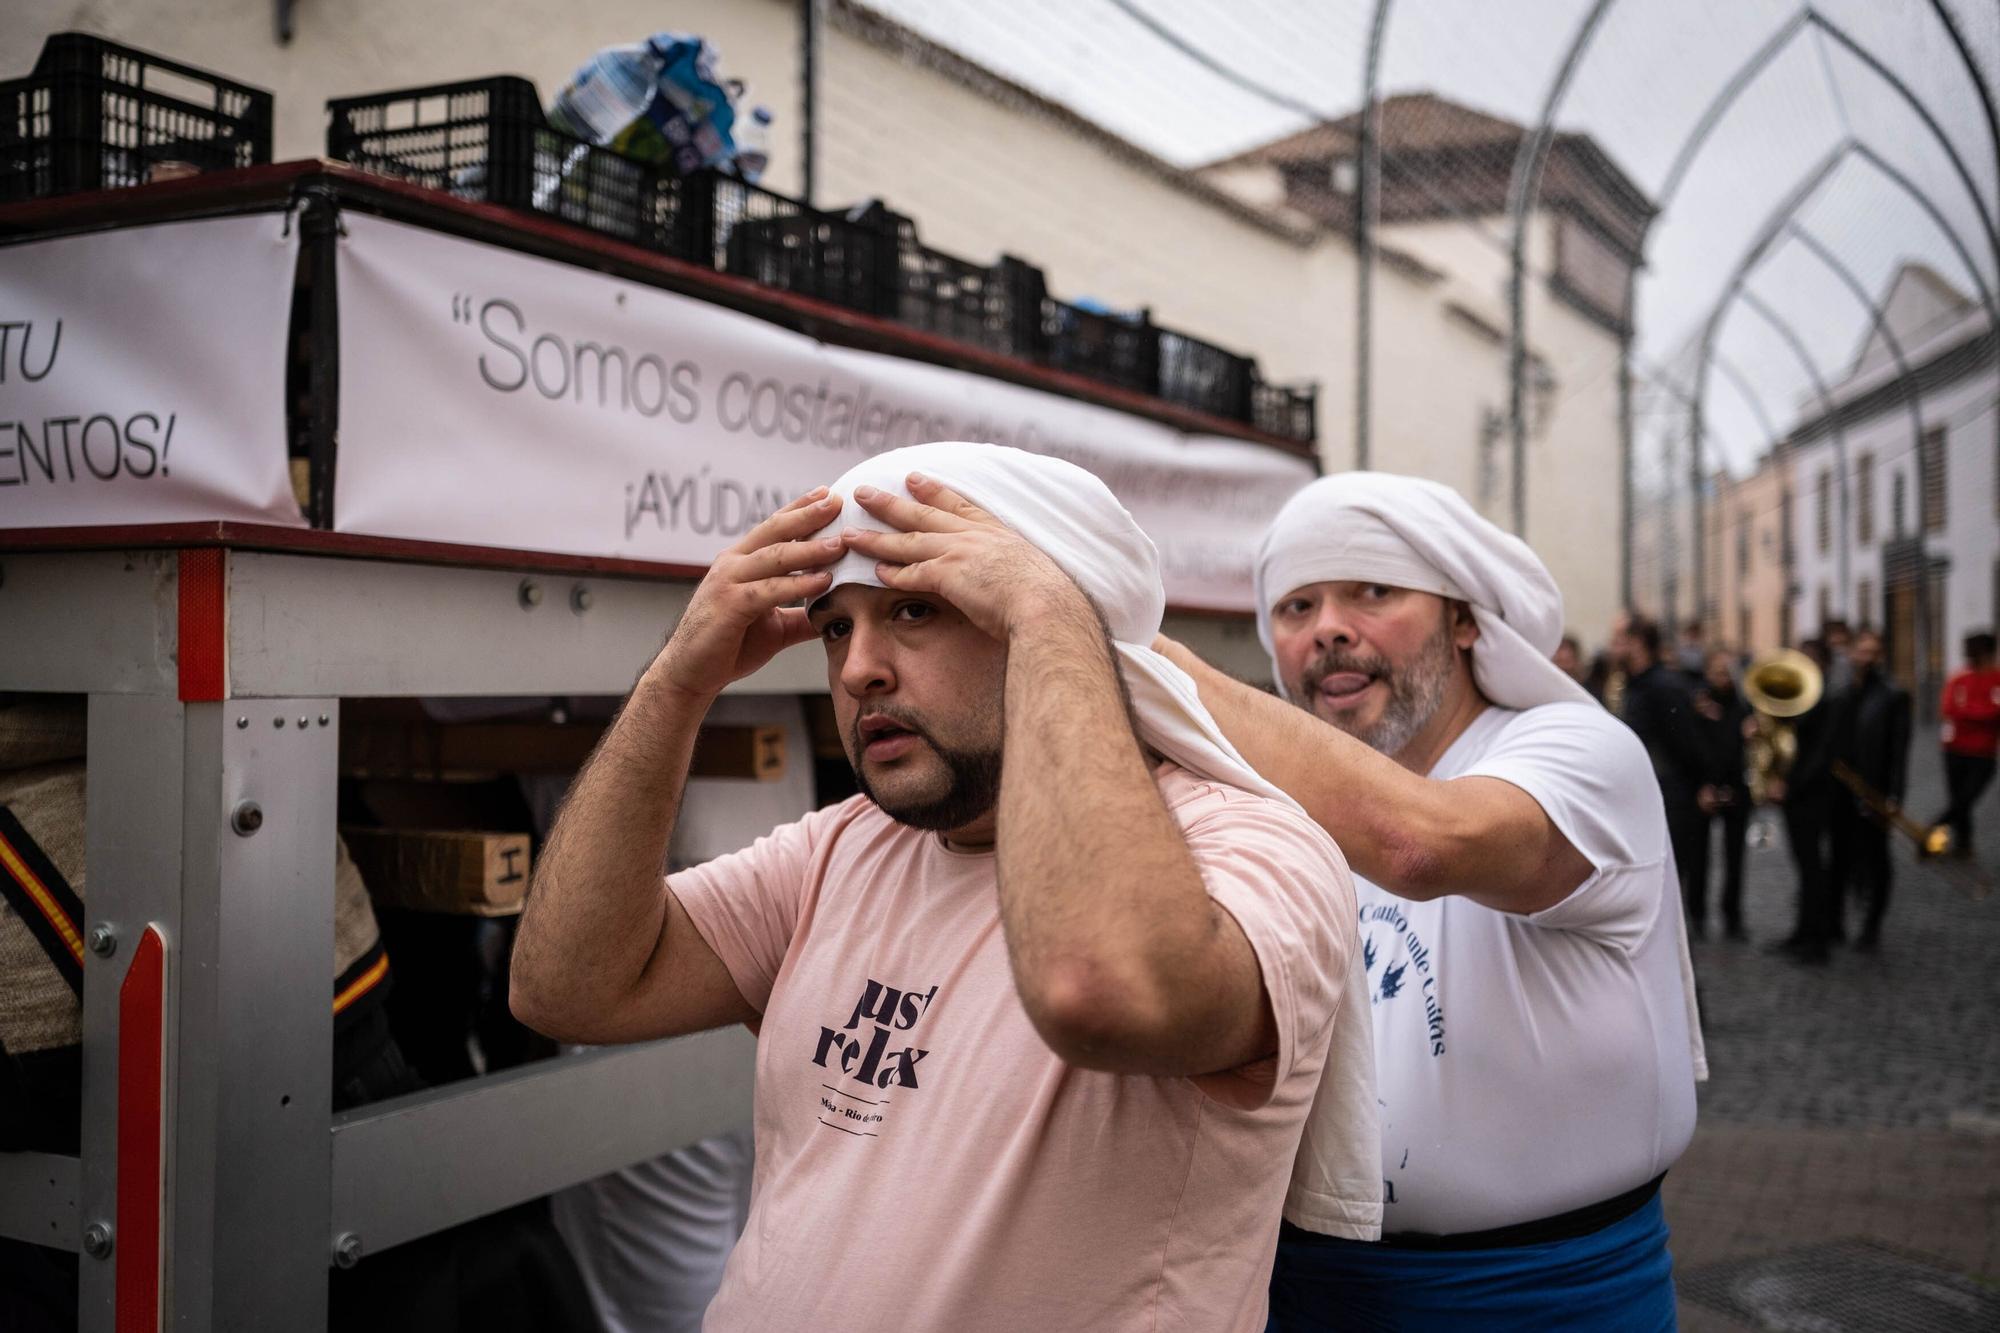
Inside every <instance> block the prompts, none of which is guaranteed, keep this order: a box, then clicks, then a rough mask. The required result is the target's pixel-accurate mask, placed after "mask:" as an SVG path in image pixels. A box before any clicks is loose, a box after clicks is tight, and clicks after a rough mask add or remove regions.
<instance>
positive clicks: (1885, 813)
mask: <svg viewBox="0 0 2000 1333" xmlns="http://www.w3.org/2000/svg"><path fill="white" fill-rule="evenodd" d="M1963 648H1964V653H1965V661H1964V664H1963V666H1962V667H1961V668H1960V669H1959V670H1958V671H1957V672H1956V673H1955V674H1953V675H1952V676H1951V678H1950V679H1949V680H1948V681H1947V682H1946V684H1945V687H1944V690H1943V694H1942V697H1941V699H1940V701H1939V705H1938V730H1939V740H1940V744H1941V747H1942V752H1943V761H1944V773H1945V783H1946V789H1947V792H1948V802H1947V804H1946V806H1945V808H1944V809H1943V810H1942V811H1941V812H1939V813H1938V814H1937V816H1936V818H1935V819H1933V820H1930V821H1928V822H1927V823H1925V824H1923V825H1920V826H1919V827H1923V828H1939V827H1942V828H1944V829H1947V830H1949V835H1950V836H1949V841H1948V844H1947V847H1946V850H1945V851H1944V852H1943V853H1942V854H1943V855H1946V856H1952V857H1959V858H1970V857H1971V856H1972V854H1973V820H1972V809H1973V805H1974V803H1975V802H1976V801H1977V800H1978V799H1979V797H1980V795H1981V793H1983V792H1984V791H1985V790H1986V787H1987V785H1988V784H1989V783H1991V782H1992V780H1993V777H1994V771H1995V751H1996V745H2000V669H1996V667H1995V639H1994V635H1993V633H1992V631H1990V630H1981V631H1978V632H1976V633H1973V634H1970V635H1967V636H1966V638H1965V640H1964V644H1963ZM1884 649H1885V645H1884V641H1883V636H1882V634H1881V633H1880V632H1879V631H1877V630H1875V629H1874V628H1872V627H1869V626H1863V627H1861V628H1860V629H1858V630H1856V629H1853V628H1851V627H1850V626H1849V625H1848V624H1847V623H1846V622H1845V621H1842V620H1828V621H1827V622H1825V623H1824V624H1823V625H1822V626H1821V627H1820V630H1819V632H1818V633H1817V634H1816V635H1814V636H1812V637H1811V638H1808V639H1805V640H1803V641H1802V642H1800V643H1799V644H1798V652H1800V653H1802V654H1804V655H1805V657H1806V658H1808V659H1809V660H1810V661H1811V663H1812V665H1813V666H1814V667H1815V668H1817V670H1818V672H1819V674H1820V682H1821V688H1820V691H1819V695H1818V698H1817V700H1816V702H1814V703H1813V705H1812V706H1811V707H1810V708H1808V709H1806V710H1805V711H1804V712H1802V713H1800V714H1799V715H1797V716H1795V717H1791V718H1787V719H1783V720H1782V721H1781V722H1780V723H1779V724H1778V725H1780V726H1782V727H1786V728H1789V730H1790V733H1791V742H1790V744H1789V746H1788V750H1787V753H1786V754H1785V756H1784V758H1783V759H1782V760H1781V761H1780V763H1779V764H1778V765H1777V766H1776V767H1775V768H1773V769H1771V770H1769V771H1767V772H1765V773H1762V774H1759V773H1758V772H1757V766H1756V763H1755V747H1756V745H1757V744H1758V743H1759V737H1760V736H1761V737H1764V738H1766V740H1768V738H1769V737H1770V736H1771V735H1772V734H1773V733H1772V726H1773V720H1772V719H1770V718H1766V717H1763V716H1761V715H1760V713H1759V711H1758V709H1757V707H1756V703H1755V699H1754V692H1753V691H1746V689H1745V682H1746V678H1747V677H1748V676H1749V674H1750V673H1751V672H1752V671H1753V670H1754V669H1755V666H1756V663H1754V662H1753V661H1752V659H1751V657H1750V655H1749V654H1748V653H1747V652H1742V651H1738V650H1737V649H1735V648H1732V647H1730V646H1727V645H1722V644H1716V645H1710V644H1708V643H1707V642H1706V641H1705V637H1704V634H1703V631H1702V627H1701V626H1700V625H1698V624H1689V625H1686V626H1683V627H1682V628H1681V630H1680V632H1679V634H1678V635H1677V636H1675V637H1674V638H1673V639H1672V640H1669V639H1668V638H1667V637H1666V635H1665V634H1664V633H1663V631H1662V629H1661V627H1660V626H1659V625H1658V624H1657V623H1656V622H1654V621H1652V620H1650V619H1648V618H1646V617H1644V616H1642V615H1639V614H1636V613H1631V612H1627V613H1622V614H1621V615H1620V616H1619V617H1618V618H1617V620H1616V621H1615V623H1614V624H1613V626H1612V630H1611V634H1610V637H1609V640H1608V642H1607V645H1606V647H1605V648H1604V650H1603V651H1601V652H1599V653H1597V654H1596V655H1595V656H1594V657H1592V658H1591V659H1590V660H1589V661H1587V662H1586V661H1585V660H1584V657H1583V653H1582V649H1581V646H1580V644H1579V642H1578V640H1577V639H1576V638H1575V637H1574V636H1566V637H1565V638H1564V639H1563V641H1562V644H1561V646H1560V647H1558V648H1557V650H1556V653H1555V662H1556V665H1557V666H1559V667H1561V668H1562V669H1563V670H1564V671H1565V672H1567V673H1569V675H1570V676H1571V677H1572V678H1573V679H1575V680H1576V681H1577V683H1578V684H1580V685H1582V686H1583V688H1584V689H1585V690H1586V691H1588V692H1589V694H1590V695H1591V697H1592V698H1594V699H1596V700H1597V701H1598V702H1599V703H1600V704H1602V705H1604V707H1605V708H1607V709H1609V710H1610V711H1611V712H1612V713H1614V714H1616V715H1617V716H1618V717H1620V718H1622V719H1623V720H1624V721H1625V723H1626V724H1627V725H1628V726H1630V727H1631V728H1632V730H1633V731H1634V732H1635V733H1636V734H1637V735H1638V737H1639V739H1640V740H1641V741H1643V742H1644V743H1645V746H1646V751H1647V754H1648V755H1649V756H1650V758H1651V760H1652V764H1653V771H1654V775H1655V777H1656V778H1657V779H1658V781H1659V785H1660V795H1661V798H1662V800H1663V802H1664V804H1665V806H1666V813H1667V828H1668V837H1669V841H1670V843H1671V846H1672V848H1673V854H1674V861H1675V864H1676V866H1677V868H1678V871H1679V876H1680V884H1681V894H1682V903H1683V907H1684V911H1685V916H1686V919H1687V925H1688V931H1689V933H1690V935H1692V936H1693V937H1694V938H1696V939H1701V938H1705V937H1706V936H1707V935H1708V932H1709V925H1710V910H1709V909H1710V902H1711V895H1710V881H1711V877H1712V863H1713V861H1714V859H1715V856H1714V852H1715V839H1716V836H1717V831H1718V830H1720V836H1721V842H1722V847H1721V861H1722V871H1723V876H1722V886H1721V893H1720V895H1719V899H1718V900H1717V901H1716V903H1715V906H1716V907H1717V909H1718V912H1719V916H1720V926H1721V932H1722V936H1723V938H1725V939H1727V940H1732V941H1747V940H1748V938H1749V936H1748V933H1747V931H1746V929H1745V926H1744V915H1743V913H1744V907H1743V884H1744V878H1743V871H1744V856H1745V852H1746V850H1747V848H1748V847H1749V845H1750V844H1751V842H1752V840H1753V837H1755V836H1757V835H1756V834H1755V833H1753V829H1754V828H1755V826H1756V824H1757V822H1758V817H1759V810H1760V807H1761V808H1763V809H1767V810H1769V811H1770V816H1769V817H1768V823H1766V824H1765V826H1764V827H1765V828H1766V829H1769V828H1775V827H1782V828H1783V830H1784V833H1785V838H1786V842H1787V844H1788V846H1789V850H1790V853H1791V858H1792V862H1793V865H1794V867H1795V869H1796V872H1797V880H1798V894H1797V899H1796V911H1795V915H1794V918H1793V925H1792V929H1791V931H1790V933H1789V934H1787V935H1785V936H1784V937H1783V938H1781V939H1778V940H1774V941H1770V942H1769V943H1768V944H1767V948H1768V949H1769V951H1770V952H1772V953H1774V954H1779V955H1783V956H1785V957H1788V958H1790V959H1792V960H1794V961H1797V962H1799V963H1804V964H1824V963H1825V962H1827V961H1828V959H1829V958H1830V956H1831V952H1832V949H1833V947H1834V946H1835V945H1838V944H1844V943H1848V942H1849V938H1848V936H1849V924H1850V911H1849V907H1850V904H1852V906H1853V907H1854V908H1856V909H1858V911H1859V916H1858V917H1856V918H1855V919H1854V926H1855V928H1854V934H1853V938H1852V941H1851V943H1852V946H1853V947H1854V948H1855V949H1856V950H1858V951H1862V952H1871V951H1873V950H1875V949H1877V948H1878V947H1879V946H1880V942H1881V937H1882V924H1883V919H1884V917H1885V916H1886V915H1887V913H1888V908H1889V899H1890V891H1891V886H1892V884H1893V881H1894V868H1893V867H1894V860H1893V858H1892V857H1891V855H1890V842H1891V835H1892V825H1893V824H1894V823H1895V822H1896V821H1897V820H1898V819H1899V818H1900V817H1901V816H1902V814H1903V802H1904V799H1905V797H1906V795H1907V792H1908V787H1909V756H1910V747H1911V744H1912V739H1913V731H1914V726H1915V719H1914V708H1913V703H1912V700H1911V697H1910V693H1909V691H1908V690H1906V689H1905V688H1903V686H1901V685H1900V684H1898V683H1897V682H1896V680H1895V679H1894V678H1893V677H1892V676H1891V675H1890V673H1889V671H1888V669H1887V666H1886V663H1885V660H1884ZM1766 836H1768V835H1766Z"/></svg>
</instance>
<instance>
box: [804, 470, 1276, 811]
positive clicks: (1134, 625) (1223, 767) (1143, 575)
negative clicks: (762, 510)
mask: <svg viewBox="0 0 2000 1333" xmlns="http://www.w3.org/2000/svg"><path fill="white" fill-rule="evenodd" d="M912 472H921V473H923V474H924V475H925V476H927V477H931V478H933V479H935V480H937V481H941V482H943V483H944V484H945V485H947V486H949V487H951V488H952V489H953V490H955V491H957V492H958V493H959V494H960V495H963V496H964V497H965V498H966V499H968V500H970V501H972V503H974V504H976V505H978V506H979V507H980V508H981V509H984V510H985V511H986V512H987V513H989V514H991V515H993V517H995V518H997V519H999V520H1000V521H1001V522H1002V523H1005V524H1006V525H1007V526H1008V527H1010V528H1012V529H1013V530H1014V531H1016V532H1018V533H1020V534H1021V535H1022V536H1023V537H1025V538H1027V539H1028V541H1030V542H1032V543H1033V544H1034V545H1035V546H1036V547H1038V548H1040V549H1041V550H1042V551H1043V552H1044V553H1045V554H1047V555H1048V556H1049V557H1050V558H1051V559H1052V560H1054V561H1055V562H1056V564H1057V565H1058V566H1060V567H1061V569H1062V571H1063V572H1064V573H1065V574H1068V575H1069V576H1070V577H1071V578H1073V579H1075V580H1076V582H1077V584H1078V586H1080V587H1081V588H1082V589H1083V590H1084V591H1085V592H1086V593H1088V594H1089V595H1090V598H1091V600H1092V601H1094V602H1096V603H1097V607H1098V610H1099V611H1101V612H1102V613H1103V615H1104V620H1105V623H1106V625H1107V626H1108V627H1109V628H1110V630H1111V639H1112V644H1113V646H1114V647H1115V648H1116V649H1117V651H1118V663H1119V667H1120V669H1121V671H1122V672H1123V674H1124V677H1125V686H1126V688H1127V689H1128V690H1130V691H1131V693H1132V707H1133V711H1134V712H1135V713H1136V714H1137V715H1138V719H1139V738H1140V739H1141V740H1142V741H1144V742H1145V743H1146V744H1147V745H1150V746H1152V747H1153V749H1155V750H1157V751H1159V752H1160V753H1161V754H1163V755H1165V756H1166V757H1167V758H1169V759H1171V760H1173V761H1174V762H1175V763H1177V764H1179V765H1180V766H1181V767H1182V768H1185V769H1187V770H1188V771H1189V772H1190V773H1194V774H1196V775H1198V776H1201V777H1207V778H1214V779H1216V780H1217V781H1220V782H1226V783H1228V784H1229V785H1230V786H1232V787H1241V788H1243V789H1244V790H1246V791H1253V792H1256V793H1257V794H1259V795H1260V796H1268V797H1270V798H1271V799H1272V800H1277V801H1283V802H1285V803H1286V804H1287V805H1293V806H1296V804H1297V803H1296V802H1295V801H1293V800H1292V798H1291V797H1289V796H1287V795H1285V793H1284V792H1282V791H1280V790H1279V789H1278V788H1277V787H1276V786H1274V785H1273V784H1272V783H1270V782H1269V781H1267V780H1266V779H1265V778H1264V777H1263V776H1262V775H1260V774H1259V773H1258V772H1257V771H1256V770H1255V769H1253V768H1251V767H1250V765H1249V764H1247V763H1245V762H1244V759H1243V756H1242V755H1240V754H1238V753H1237V752H1236V747H1235V746H1234V745H1231V744H1230V743H1229V740H1228V738H1227V737H1225V736H1224V735H1223V734H1222V728H1220V727H1218V726H1217V725H1216V724H1215V719H1214V718H1213V717H1211V716H1209V712H1208V709H1207V708H1205V707H1204V706H1203V705H1202V702H1201V695H1200V693H1199V691H1197V690H1196V688H1195V684H1194V681H1192V680H1191V679H1189V678H1188V675H1187V673H1186V672H1184V671H1182V670H1181V669H1180V668H1179V667H1177V666H1175V665H1174V664H1173V663H1172V662H1170V661H1168V660H1167V659H1166V658H1164V657H1162V656H1160V654H1158V653H1156V652H1154V651H1153V647H1152V644H1153V636H1154V635H1156V634H1158V633H1159V632H1160V621H1161V618H1162V617H1163V616H1164V615H1165V614H1166V610H1167V593H1166V586H1165V584H1163V583H1162V582H1161V580H1160V556H1159V552H1158V551H1157V550H1156V549H1154V546H1153V541H1152V538H1150V537H1148V536H1147V535H1146V534H1145V533H1144V532H1142V531H1140V529H1139V525H1138V524H1137V523H1136V522H1134V521H1133V519H1132V515H1131V514H1129V513H1127V512H1126V509H1125V506H1124V505H1122V504H1120V503H1118V497H1117V496H1115V495H1113V494H1112V493H1111V489H1110V487H1108V486H1106V485H1105V484H1104V483H1103V482H1102V481H1100V480H1098V479H1097V478H1096V477H1095V476H1093V475H1092V474H1090V473H1089V472H1086V471H1084V470H1083V469H1082V468H1080V467H1078V466H1076V464H1074V463H1070V462H1065V461H1064V460H1063V459H1060V458H1050V457H1048V456H1046V455H1044V454H1031V453H1028V452H1026V451H1025V450H1021V449H1011V448H1008V447H1006V446H1004V445H998V444H964V443H955V442H940V443H936V444H913V445H910V446H908V447H906V448H902V449H891V450H889V451H888V452H887V453H882V454H877V455H875V456H874V457H873V458H870V459H868V460H866V461H865V462H861V463H857V464H855V465H854V466H853V467H851V468H849V469H848V470H847V471H846V472H845V473H843V474H842V475H841V477H840V479H839V480H838V481H835V482H834V483H833V485H832V488H831V489H832V490H833V492H834V493H835V494H836V495H840V496H842V497H851V496H852V495H853V493H854V488H855V487H857V486H873V487H875V488H876V489H877V490H881V491H888V492H890V493H891V494H894V495H901V496H904V497H906V498H907V497H908V496H909V490H908V488H907V487H906V486H905V485H904V479H905V478H907V477H908V476H909V474H910V473H912ZM842 528H861V529H863V530H872V531H876V532H889V531H892V530H893V529H891V528H890V526H889V525H888V524H886V523H884V522H882V521H881V520H880V519H877V518H876V517H875V516H874V515H872V514H870V513H869V512H868V511H867V510H865V509H863V508H862V507H861V506H860V505H858V504H855V503H853V501H852V499H851V498H850V499H848V503H846V504H844V505H842V506H841V510H840V513H839V515H838V516H837V517H836V518H835V519H834V520H833V522H831V523H829V524H828V525H827V527H826V529H825V530H824V531H825V532H828V533H831V532H837V531H839V530H840V529H842ZM843 583H860V584H865V585H867V586H868V587H871V588H880V587H882V586H884V585H883V583H882V580H881V579H880V578H878V577H877V576H876V573H875V558H874V557H873V556H867V555H862V554H861V553H859V552H857V551H849V552H848V553H847V554H846V555H845V556H843V557H842V558H841V560H840V563H839V564H837V565H835V566H834V567H833V584H832V585H831V586H834V587H838V586H839V585H841V584H843Z"/></svg>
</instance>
